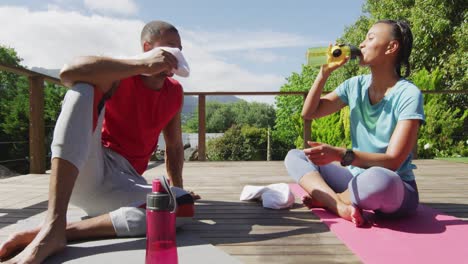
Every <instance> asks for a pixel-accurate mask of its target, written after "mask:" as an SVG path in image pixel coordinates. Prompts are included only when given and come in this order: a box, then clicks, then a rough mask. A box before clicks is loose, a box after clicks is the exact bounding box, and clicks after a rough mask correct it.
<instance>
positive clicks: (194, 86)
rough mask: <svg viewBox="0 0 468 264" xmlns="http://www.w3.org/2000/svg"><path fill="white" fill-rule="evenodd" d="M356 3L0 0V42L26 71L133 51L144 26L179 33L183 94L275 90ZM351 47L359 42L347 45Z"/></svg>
mask: <svg viewBox="0 0 468 264" xmlns="http://www.w3.org/2000/svg"><path fill="white" fill-rule="evenodd" d="M363 3H364V0H352V1H350V0H334V1H311V0H309V1H305V0H296V1H289V2H285V1H271V0H270V1H266V0H250V1H247V0H237V1H219V0H218V1H214V0H198V1H189V0H179V1H158V0H153V1H132V0H99V1H97V0H49V1H47V0H45V1H33V0H29V1H26V0H14V1H13V0H2V1H1V2H0V24H2V30H1V31H0V44H3V45H7V46H10V47H13V48H15V49H16V50H17V52H18V53H19V55H20V57H22V58H23V59H24V61H23V64H24V65H26V66H28V67H43V68H61V67H62V66H63V64H64V63H66V62H67V61H69V60H71V59H72V58H73V57H75V56H79V55H107V56H123V55H134V54H136V53H139V52H140V50H139V40H138V39H139V34H140V30H141V28H142V27H143V25H144V24H145V23H146V22H148V21H151V20H154V19H159V20H165V21H168V22H170V23H172V24H174V25H175V26H176V27H178V28H179V31H180V33H181V37H182V44H183V46H184V51H183V52H184V55H185V57H186V58H187V60H188V62H189V64H190V67H191V70H192V72H191V77H189V78H187V79H182V78H180V79H179V80H180V81H181V82H182V84H183V85H184V88H185V90H187V91H253V90H257V91H278V90H279V88H280V87H281V85H282V84H284V83H285V78H286V77H288V76H289V75H291V73H292V72H299V71H300V70H301V67H302V66H301V65H302V64H303V63H304V62H305V51H306V49H307V48H308V47H314V46H324V45H327V44H328V43H330V42H334V40H335V39H336V38H338V37H339V36H340V35H341V34H342V33H343V31H344V28H345V26H349V25H351V24H353V23H354V21H356V20H357V18H358V17H359V16H360V15H362V5H363ZM354 44H359V43H354Z"/></svg>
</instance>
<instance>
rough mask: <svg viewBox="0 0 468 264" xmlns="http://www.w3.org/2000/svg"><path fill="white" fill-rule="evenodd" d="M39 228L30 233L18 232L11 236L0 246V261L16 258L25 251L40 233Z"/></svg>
mask: <svg viewBox="0 0 468 264" xmlns="http://www.w3.org/2000/svg"><path fill="white" fill-rule="evenodd" d="M39 230H40V229H39V228H35V229H32V230H28V231H22V232H17V233H15V234H13V235H11V236H10V237H9V238H8V239H7V240H6V241H5V242H3V243H2V245H0V260H5V259H8V258H11V257H14V255H15V254H16V253H19V252H20V251H21V250H23V249H24V248H25V247H26V246H27V245H28V244H29V243H31V241H33V239H34V238H35V237H36V235H37V233H39Z"/></svg>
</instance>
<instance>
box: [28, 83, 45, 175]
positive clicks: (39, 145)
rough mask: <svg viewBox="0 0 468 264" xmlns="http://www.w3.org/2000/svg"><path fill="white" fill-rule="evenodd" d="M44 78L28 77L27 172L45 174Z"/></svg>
mask: <svg viewBox="0 0 468 264" xmlns="http://www.w3.org/2000/svg"><path fill="white" fill-rule="evenodd" d="M44 129H45V128H44V77H42V76H30V77H29V158H30V160H29V171H30V173H41V174H42V173H45V171H46V155H45V137H44V133H45V132H44V131H45V130H44Z"/></svg>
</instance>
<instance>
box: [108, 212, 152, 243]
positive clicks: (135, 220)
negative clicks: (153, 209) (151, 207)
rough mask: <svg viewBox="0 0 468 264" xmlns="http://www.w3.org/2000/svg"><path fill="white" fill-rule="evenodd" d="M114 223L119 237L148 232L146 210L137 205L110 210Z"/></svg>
mask: <svg viewBox="0 0 468 264" xmlns="http://www.w3.org/2000/svg"><path fill="white" fill-rule="evenodd" d="M110 216H111V221H112V225H113V226H114V229H115V232H116V234H117V236H118V237H136V236H144V235H145V234H146V211H145V210H144V209H142V208H137V207H122V208H119V209H117V210H115V211H112V212H110Z"/></svg>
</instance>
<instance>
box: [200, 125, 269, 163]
mask: <svg viewBox="0 0 468 264" xmlns="http://www.w3.org/2000/svg"><path fill="white" fill-rule="evenodd" d="M266 142H267V129H264V128H256V127H252V126H249V125H244V126H238V125H234V126H232V127H231V128H230V129H228V130H227V131H226V132H225V133H224V135H223V136H222V137H220V138H215V139H212V140H209V141H208V143H207V147H208V148H207V155H208V159H209V160H218V161H221V160H230V161H235V160H266V152H267V151H266V149H267V143H266Z"/></svg>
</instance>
